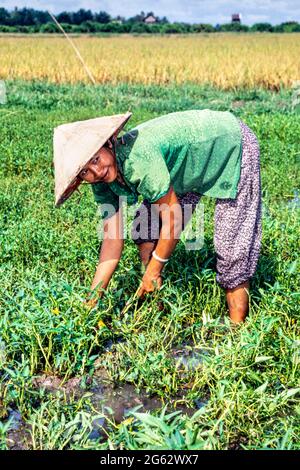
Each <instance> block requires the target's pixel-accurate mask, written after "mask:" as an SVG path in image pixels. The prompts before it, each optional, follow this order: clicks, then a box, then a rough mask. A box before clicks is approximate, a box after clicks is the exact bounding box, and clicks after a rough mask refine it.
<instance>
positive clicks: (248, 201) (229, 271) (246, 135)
mask: <svg viewBox="0 0 300 470" xmlns="http://www.w3.org/2000/svg"><path fill="white" fill-rule="evenodd" d="M239 124H240V127H241V132H242V145H243V151H242V158H241V175H240V180H239V183H238V188H237V189H238V192H237V196H236V198H235V199H216V205H215V213H214V248H215V251H216V269H217V282H218V283H219V284H220V285H221V286H222V287H223V288H225V289H232V288H234V287H236V286H238V285H239V284H242V283H244V282H246V281H248V280H249V279H250V278H251V277H252V276H253V275H254V273H255V270H256V267H257V262H258V258H259V253H260V247H261V238H262V223H261V212H262V203H261V177H260V158H259V157H260V150H259V143H258V141H257V138H256V136H255V134H254V133H253V131H252V130H251V129H250V128H249V127H248V126H247V125H246V124H245V123H244V122H242V121H239ZM177 197H178V201H179V203H180V205H181V207H182V211H183V214H184V207H185V204H191V205H192V208H193V210H194V209H195V207H196V206H197V204H198V202H199V200H200V198H201V196H200V195H199V194H196V193H186V194H184V195H178V196H177ZM141 210H144V211H145V210H146V211H147V216H148V224H147V233H146V234H143V235H142V236H141V235H140V236H138V237H137V236H136V231H135V232H134V233H135V236H133V239H134V242H135V243H136V244H138V245H139V244H141V243H143V242H147V241H148V242H153V243H155V244H156V243H157V241H158V238H159V230H160V228H161V222H160V221H156V220H153V217H152V219H151V204H150V203H149V201H147V199H145V200H144V201H143V202H142V204H141V205H140V206H139V208H138V209H137V211H136V213H135V217H134V220H135V219H136V218H138V217H139V215H140V213H141ZM152 215H153V213H152ZM155 223H157V224H159V227H157V231H156V233H157V234H158V235H157V236H156V237H153V235H152V236H151V233H152V234H153V225H155ZM151 224H152V225H151ZM136 228H137V227H136V226H135V230H136ZM151 229H152V230H151ZM154 233H155V227H154ZM132 234H133V231H132Z"/></svg>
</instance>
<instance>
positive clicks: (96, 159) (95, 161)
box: [92, 157, 99, 165]
mask: <svg viewBox="0 0 300 470" xmlns="http://www.w3.org/2000/svg"><path fill="white" fill-rule="evenodd" d="M98 160H99V157H95V158H94V159H93V161H92V164H93V165H96V163H98Z"/></svg>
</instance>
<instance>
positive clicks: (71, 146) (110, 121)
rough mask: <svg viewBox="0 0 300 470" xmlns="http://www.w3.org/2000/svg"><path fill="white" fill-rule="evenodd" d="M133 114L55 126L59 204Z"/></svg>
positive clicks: (73, 189)
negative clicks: (98, 153) (89, 163)
mask: <svg viewBox="0 0 300 470" xmlns="http://www.w3.org/2000/svg"><path fill="white" fill-rule="evenodd" d="M131 115H132V113H130V112H127V113H125V114H115V115H113V116H104V117H99V118H95V119H87V120H85V121H76V122H71V123H68V124H62V125H61V126H58V127H55V129H54V137H53V150H54V175H55V206H59V205H61V204H62V203H63V202H65V201H66V200H67V199H68V198H69V197H70V196H71V194H72V193H73V192H74V191H75V189H77V187H78V186H79V185H80V183H81V182H82V180H81V179H80V178H79V173H80V172H81V170H82V169H83V167H84V166H85V165H86V164H87V163H88V162H89V161H90V160H91V159H92V158H93V156H94V155H95V153H96V152H97V151H98V150H99V149H100V148H101V147H103V145H104V144H105V143H106V142H107V140H108V139H110V138H111V137H112V136H113V135H115V136H116V135H117V134H118V132H120V130H121V129H122V127H123V126H124V125H125V123H126V122H127V121H128V119H129V118H130V117H131Z"/></svg>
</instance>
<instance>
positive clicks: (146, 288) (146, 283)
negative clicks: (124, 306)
mask: <svg viewBox="0 0 300 470" xmlns="http://www.w3.org/2000/svg"><path fill="white" fill-rule="evenodd" d="M154 206H155V207H156V209H157V210H158V212H159V214H160V217H161V220H162V228H161V231H160V236H159V240H158V242H157V245H156V248H155V252H156V254H157V255H158V256H159V257H160V258H169V257H170V256H171V254H172V252H173V250H174V248H175V246H176V244H177V242H178V240H179V238H180V233H181V231H182V210H181V206H180V203H179V201H178V199H177V196H176V193H175V191H174V189H173V188H172V187H171V188H170V190H169V191H168V193H167V194H166V195H165V196H163V197H162V198H160V199H158V200H157V201H156V202H155V203H154ZM163 267H164V263H162V262H160V261H158V260H156V259H155V258H154V257H152V258H151V259H150V261H149V263H148V265H147V269H146V272H145V274H144V276H143V279H142V285H141V287H140V289H139V291H138V295H139V296H143V295H144V294H145V293H146V292H152V291H153V290H154V289H155V286H154V285H153V281H157V286H158V287H160V286H161V277H160V276H161V271H162V269H163Z"/></svg>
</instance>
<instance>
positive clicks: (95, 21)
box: [0, 8, 300, 34]
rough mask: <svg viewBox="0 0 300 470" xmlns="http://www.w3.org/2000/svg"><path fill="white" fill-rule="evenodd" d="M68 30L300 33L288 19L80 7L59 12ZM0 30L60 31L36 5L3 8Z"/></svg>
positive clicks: (24, 31) (61, 21) (60, 18)
mask: <svg viewBox="0 0 300 470" xmlns="http://www.w3.org/2000/svg"><path fill="white" fill-rule="evenodd" d="M148 15H152V16H154V17H155V19H156V22H155V23H154V24H147V23H145V22H144V20H145V18H146V17H147V16H148ZM56 18H57V20H58V21H59V22H60V23H61V24H62V26H63V28H64V29H65V30H66V31H67V32H68V33H133V34H147V33H150V34H151V33H158V34H176V33H202V32H205V33H214V32H218V31H221V32H227V31H237V32H239V31H241V32H270V33H273V32H274V33H292V32H300V24H299V23H297V22H296V21H289V22H285V23H281V24H279V25H272V24H271V23H255V24H253V25H252V26H247V25H244V24H241V23H227V24H217V25H215V26H213V25H211V24H207V23H195V24H190V23H182V22H176V23H170V22H169V21H168V19H167V18H166V17H163V18H159V17H157V16H155V15H154V13H153V12H148V13H147V14H145V13H144V12H141V13H140V14H138V15H136V16H133V17H131V18H127V19H126V18H124V17H121V16H117V17H115V18H112V17H111V16H110V15H109V14H108V13H107V12H105V11H100V12H98V13H95V12H92V11H91V10H85V9H80V10H78V11H76V12H67V11H63V12H61V13H59V14H57V15H56ZM0 32H3V33H5V32H7V33H9V32H10V33H18V32H21V33H29V34H30V33H57V32H59V30H58V28H57V26H56V24H55V23H54V22H53V21H52V19H51V17H50V16H49V13H48V12H47V11H41V10H35V9H33V8H21V9H18V8H15V9H14V10H12V11H8V10H6V9H5V8H0Z"/></svg>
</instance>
